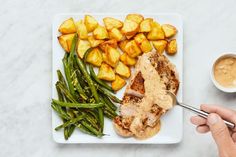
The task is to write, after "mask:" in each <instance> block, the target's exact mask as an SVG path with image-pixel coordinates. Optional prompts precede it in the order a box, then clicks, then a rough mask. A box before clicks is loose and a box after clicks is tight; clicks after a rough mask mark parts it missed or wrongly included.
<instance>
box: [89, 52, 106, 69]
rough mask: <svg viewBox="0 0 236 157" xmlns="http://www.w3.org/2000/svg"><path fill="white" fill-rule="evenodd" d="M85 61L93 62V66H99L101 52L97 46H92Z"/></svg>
mask: <svg viewBox="0 0 236 157" xmlns="http://www.w3.org/2000/svg"><path fill="white" fill-rule="evenodd" d="M86 61H87V62H89V63H91V64H93V65H94V66H98V67H99V66H101V64H102V61H103V60H102V53H101V52H100V50H99V49H98V48H94V49H93V50H92V51H91V52H89V54H88V56H87V59H86Z"/></svg>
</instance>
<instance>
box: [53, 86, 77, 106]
mask: <svg viewBox="0 0 236 157" xmlns="http://www.w3.org/2000/svg"><path fill="white" fill-rule="evenodd" d="M56 86H58V88H59V89H60V90H61V92H62V93H63V94H64V95H65V97H66V98H67V99H68V100H69V101H71V102H74V103H76V100H75V99H74V97H73V96H72V95H71V94H70V92H69V91H68V89H66V88H65V87H64V86H63V84H62V83H61V82H57V83H56Z"/></svg>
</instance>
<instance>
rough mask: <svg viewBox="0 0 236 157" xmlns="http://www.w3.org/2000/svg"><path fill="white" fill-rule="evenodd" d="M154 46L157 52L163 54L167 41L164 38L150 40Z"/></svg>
mask: <svg viewBox="0 0 236 157" xmlns="http://www.w3.org/2000/svg"><path fill="white" fill-rule="evenodd" d="M152 44H153V46H154V48H155V49H156V51H157V53H159V54H163V52H164V51H165V49H166V45H167V41H166V40H157V41H152Z"/></svg>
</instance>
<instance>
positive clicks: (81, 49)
mask: <svg viewBox="0 0 236 157" xmlns="http://www.w3.org/2000/svg"><path fill="white" fill-rule="evenodd" d="M90 47H91V46H90V43H89V42H88V41H87V40H81V39H80V40H79V41H78V45H77V53H78V55H79V57H80V58H83V57H84V53H85V52H86V51H87V50H88V49H89V48H90Z"/></svg>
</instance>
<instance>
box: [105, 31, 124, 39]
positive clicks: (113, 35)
mask: <svg viewBox="0 0 236 157" xmlns="http://www.w3.org/2000/svg"><path fill="white" fill-rule="evenodd" d="M108 34H109V37H110V39H115V40H116V41H121V40H122V39H123V38H124V36H123V34H122V33H121V32H120V30H119V29H117V28H113V29H112V30H111V31H110V32H108Z"/></svg>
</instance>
